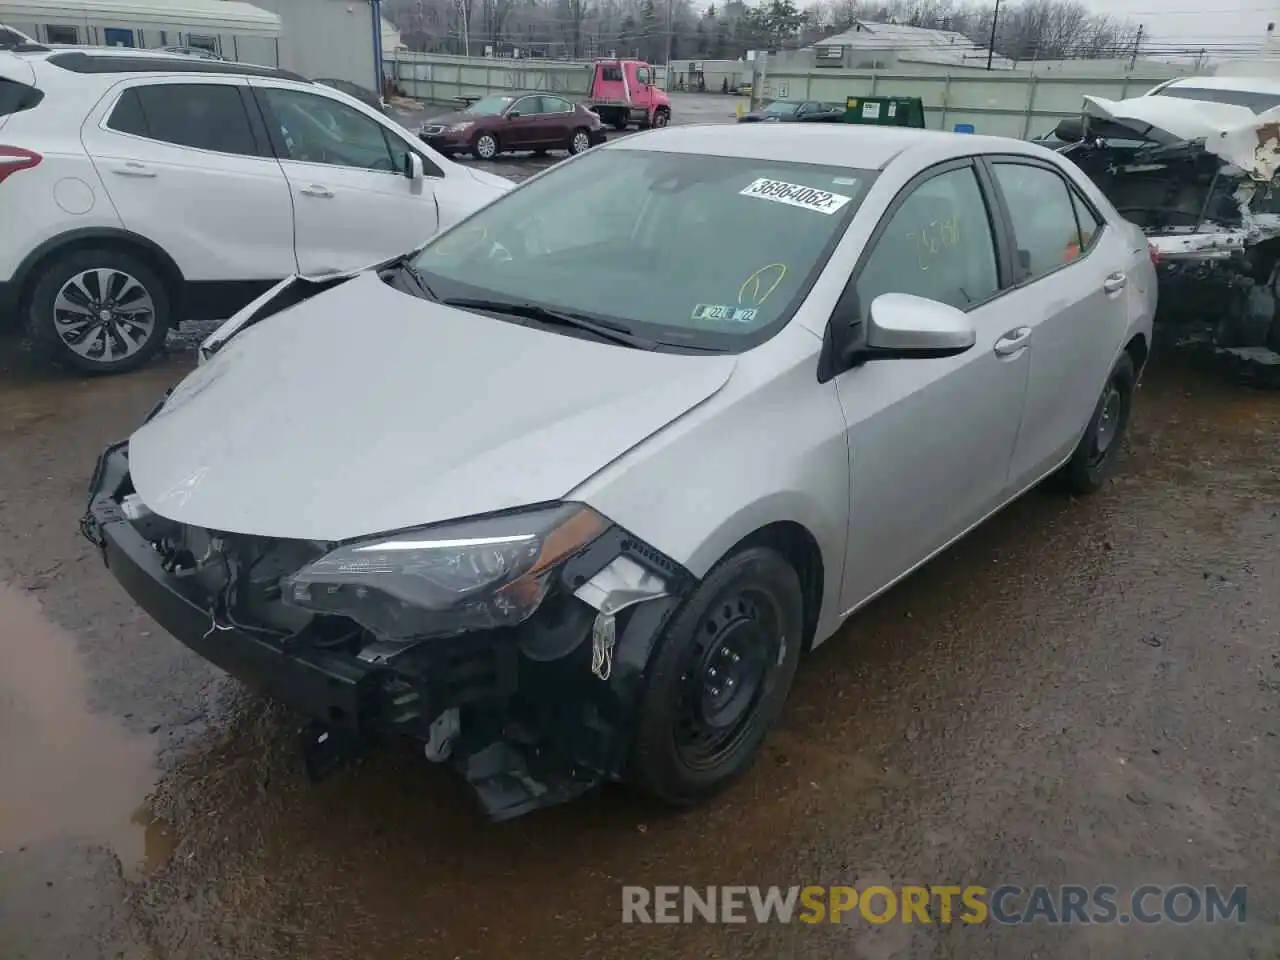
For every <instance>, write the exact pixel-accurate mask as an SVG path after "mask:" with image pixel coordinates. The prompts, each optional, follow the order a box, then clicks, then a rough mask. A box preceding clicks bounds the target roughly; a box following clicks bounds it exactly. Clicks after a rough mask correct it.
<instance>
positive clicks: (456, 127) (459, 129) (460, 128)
mask: <svg viewBox="0 0 1280 960" xmlns="http://www.w3.org/2000/svg"><path fill="white" fill-rule="evenodd" d="M473 126H475V124H474V123H472V122H471V121H470V120H468V121H467V122H466V123H454V124H451V125H450V126H449V127H448V128H447V130H448V132H449V133H466V132H467V131H468V130H470V129H471V128H472V127H473Z"/></svg>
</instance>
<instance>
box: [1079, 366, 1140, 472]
mask: <svg viewBox="0 0 1280 960" xmlns="http://www.w3.org/2000/svg"><path fill="white" fill-rule="evenodd" d="M1136 381H1137V373H1136V371H1135V370H1134V367H1133V360H1132V358H1130V356H1129V355H1128V354H1127V353H1126V354H1122V355H1121V356H1120V359H1119V360H1118V361H1116V365H1115V367H1113V368H1112V370H1111V375H1110V376H1109V377H1107V383H1106V386H1104V387H1103V388H1102V396H1100V397H1099V398H1098V403H1097V405H1096V406H1095V407H1094V409H1093V416H1092V418H1090V420H1089V426H1087V427H1086V428H1085V431H1084V436H1083V437H1081V438H1080V443H1079V445H1078V446H1077V447H1076V450H1075V453H1073V454H1072V455H1071V459H1070V460H1068V461H1067V465H1066V466H1065V467H1064V468H1063V471H1062V477H1063V480H1064V481H1065V482H1066V484H1067V486H1068V488H1069V489H1070V490H1072V491H1073V492H1075V493H1080V494H1085V493H1093V492H1094V491H1096V490H1098V489H1100V488H1101V487H1102V485H1103V484H1104V483H1106V481H1107V478H1108V477H1110V476H1111V474H1112V472H1114V470H1115V468H1116V463H1117V461H1118V460H1119V457H1120V447H1121V445H1122V444H1123V442H1124V435H1125V431H1126V430H1127V429H1128V427H1129V412H1130V410H1131V409H1132V407H1133V393H1134V388H1135V386H1136Z"/></svg>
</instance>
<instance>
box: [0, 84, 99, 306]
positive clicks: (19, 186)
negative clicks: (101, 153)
mask: <svg viewBox="0 0 1280 960" xmlns="http://www.w3.org/2000/svg"><path fill="white" fill-rule="evenodd" d="M22 66H23V67H25V66H26V65H25V64H22ZM28 69H29V68H28ZM6 75H7V74H6ZM57 94H58V91H57V90H54V91H48V92H47V93H46V96H45V98H44V100H42V101H41V102H40V103H39V104H38V105H36V106H35V107H33V108H32V109H30V110H24V111H22V112H21V113H15V114H12V115H11V116H9V117H0V139H3V142H4V143H6V144H8V145H10V146H15V147H22V148H23V149H26V150H33V151H35V152H36V153H39V154H40V155H41V157H42V159H41V161H40V163H39V164H38V165H36V166H35V167H33V168H31V169H29V170H22V171H20V172H18V173H15V174H13V175H12V176H10V177H9V178H8V179H7V180H5V181H4V183H0V281H7V280H9V279H10V278H12V277H13V275H14V273H15V272H16V271H17V269H18V267H19V265H20V264H21V263H22V262H23V261H24V260H25V259H26V258H27V256H28V255H29V254H30V253H31V252H32V251H33V250H35V249H36V247H38V246H40V245H41V244H42V243H44V242H45V241H47V240H50V239H52V238H54V237H56V236H58V235H59V234H63V233H67V232H69V231H72V230H80V229H85V228H102V227H108V228H116V229H119V228H120V227H122V226H123V224H122V223H121V221H120V216H119V214H118V213H117V212H116V209H115V207H114V206H113V205H112V203H111V200H110V199H109V198H108V196H107V192H106V190H105V189H104V187H103V184H102V181H101V179H100V178H99V177H98V174H97V171H96V170H95V169H94V167H93V164H92V163H91V162H90V160H89V157H88V155H87V154H86V153H85V150H84V146H83V144H82V143H81V142H80V122H81V120H82V119H83V117H82V116H81V115H80V114H81V112H82V110H83V111H85V112H87V110H88V109H89V107H90V106H92V104H89V105H87V106H86V105H84V104H82V103H80V102H78V101H73V102H72V103H70V104H64V103H63V102H62V100H61V98H60V97H59V96H58V95H57Z"/></svg>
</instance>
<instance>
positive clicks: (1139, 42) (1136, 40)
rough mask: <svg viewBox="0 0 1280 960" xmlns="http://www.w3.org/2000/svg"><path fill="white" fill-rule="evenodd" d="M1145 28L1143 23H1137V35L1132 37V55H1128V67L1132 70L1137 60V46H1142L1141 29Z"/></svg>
mask: <svg viewBox="0 0 1280 960" xmlns="http://www.w3.org/2000/svg"><path fill="white" fill-rule="evenodd" d="M1144 29H1145V27H1144V25H1143V24H1141V23H1140V24H1138V35H1137V36H1136V37H1134V38H1133V55H1132V56H1131V57H1129V69H1130V70H1133V66H1134V64H1136V63H1137V62H1138V47H1140V46H1142V31H1143V30H1144Z"/></svg>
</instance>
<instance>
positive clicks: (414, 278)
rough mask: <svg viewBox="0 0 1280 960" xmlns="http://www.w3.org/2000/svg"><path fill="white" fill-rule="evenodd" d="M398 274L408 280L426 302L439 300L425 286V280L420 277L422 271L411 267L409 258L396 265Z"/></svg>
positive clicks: (411, 263)
mask: <svg viewBox="0 0 1280 960" xmlns="http://www.w3.org/2000/svg"><path fill="white" fill-rule="evenodd" d="M397 266H398V267H399V268H400V272H401V273H403V274H404V275H405V276H406V277H408V278H409V280H410V282H411V283H412V284H413V285H414V286H415V287H417V288H418V292H419V293H421V294H422V295H423V296H425V297H426V298H427V299H428V300H439V299H440V298H439V297H437V296H436V295H435V291H434V290H432V289H431V287H430V286H428V285H427V280H426V278H425V277H424V276H423V275H422V271H421V270H419V269H418V268H417V267H415V266H414V265H413V260H412V258H410V257H405V259H404V261H403V262H401V263H399V264H397Z"/></svg>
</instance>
